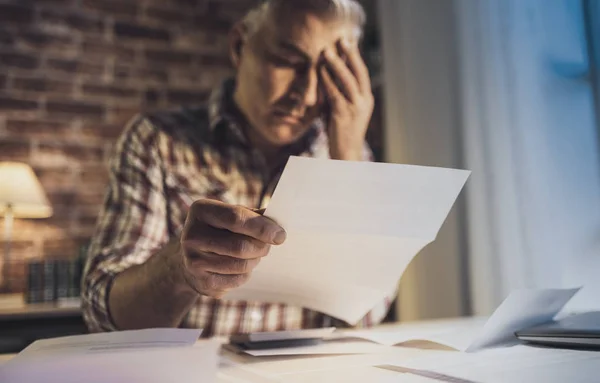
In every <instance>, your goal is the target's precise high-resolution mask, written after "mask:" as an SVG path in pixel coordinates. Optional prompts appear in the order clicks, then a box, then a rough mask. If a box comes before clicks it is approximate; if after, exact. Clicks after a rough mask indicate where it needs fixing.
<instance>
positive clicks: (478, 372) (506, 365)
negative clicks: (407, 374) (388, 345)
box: [396, 345, 600, 383]
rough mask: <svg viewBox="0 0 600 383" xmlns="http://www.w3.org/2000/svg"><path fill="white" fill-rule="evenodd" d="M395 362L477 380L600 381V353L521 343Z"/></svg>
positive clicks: (493, 382) (517, 382)
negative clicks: (474, 351) (505, 346)
mask: <svg viewBox="0 0 600 383" xmlns="http://www.w3.org/2000/svg"><path fill="white" fill-rule="evenodd" d="M396 363H397V365H399V366H404V367H409V368H415V369H420V370H424V371H434V372H438V373H442V374H445V375H448V376H452V377H455V378H458V379H466V380H470V381H475V382H486V383H487V382H489V383H495V382H497V383H504V382H514V383H520V382H528V383H529V382H546V383H554V382H556V383H559V382H560V383H562V382H578V383H587V382H589V383H592V382H597V381H598V371H600V370H599V366H600V353H598V352H597V351H581V350H568V349H554V348H544V347H530V346H526V345H518V346H515V347H508V348H495V349H487V350H483V351H480V352H476V353H455V352H448V353H445V354H438V355H435V356H430V357H424V358H414V359H410V360H404V361H402V360H398V361H397V362H396Z"/></svg>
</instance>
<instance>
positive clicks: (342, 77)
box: [325, 49, 360, 101]
mask: <svg viewBox="0 0 600 383" xmlns="http://www.w3.org/2000/svg"><path fill="white" fill-rule="evenodd" d="M325 59H326V60H327V64H328V66H329V67H330V68H331V69H332V72H333V76H335V79H337V80H338V81H339V83H340V85H341V86H340V87H341V88H342V89H340V90H341V91H342V94H344V96H345V97H346V98H347V99H348V100H349V101H355V100H356V99H357V98H358V95H359V94H360V88H359V86H358V81H357V79H356V77H354V74H353V73H352V71H351V70H350V68H348V65H346V63H345V62H344V60H342V58H341V57H340V56H339V55H338V54H337V53H336V52H335V51H333V50H332V49H327V50H325ZM336 87H337V86H336Z"/></svg>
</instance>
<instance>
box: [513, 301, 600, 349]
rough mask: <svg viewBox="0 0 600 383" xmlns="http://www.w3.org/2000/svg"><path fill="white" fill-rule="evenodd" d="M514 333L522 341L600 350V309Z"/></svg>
mask: <svg viewBox="0 0 600 383" xmlns="http://www.w3.org/2000/svg"><path fill="white" fill-rule="evenodd" d="M515 335H516V336H517V338H519V339H521V340H523V341H526V342H530V343H536V344H541V345H548V346H555V347H560V346H563V347H577V348H589V349H599V350H600V311H594V312H588V313H583V314H576V315H572V316H568V317H566V318H563V319H561V320H559V321H554V322H550V323H547V324H543V325H539V326H534V327H530V328H526V329H524V330H520V331H517V332H516V333H515Z"/></svg>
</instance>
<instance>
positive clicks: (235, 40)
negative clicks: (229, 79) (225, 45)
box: [229, 23, 246, 69]
mask: <svg viewBox="0 0 600 383" xmlns="http://www.w3.org/2000/svg"><path fill="white" fill-rule="evenodd" d="M245 36H246V26H244V25H243V24H242V23H237V24H235V25H234V26H233V28H231V31H230V32H229V56H230V57H231V63H232V64H233V67H234V68H235V69H237V68H238V67H239V65H240V61H241V60H242V50H243V49H244V44H245V43H246V39H245Z"/></svg>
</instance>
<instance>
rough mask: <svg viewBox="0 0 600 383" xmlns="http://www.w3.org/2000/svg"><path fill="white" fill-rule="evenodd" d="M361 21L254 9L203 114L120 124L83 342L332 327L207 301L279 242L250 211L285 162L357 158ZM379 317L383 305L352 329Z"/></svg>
mask: <svg viewBox="0 0 600 383" xmlns="http://www.w3.org/2000/svg"><path fill="white" fill-rule="evenodd" d="M363 23H364V13H363V10H362V8H361V7H360V5H359V4H358V3H356V2H355V1H354V0H308V1H307V0H293V1H290V0H270V1H267V2H265V3H263V4H262V5H260V6H259V7H258V8H256V9H254V10H253V11H251V12H250V13H249V14H248V15H247V16H246V17H245V19H244V20H243V21H242V22H241V23H239V24H238V25H236V26H235V27H234V29H233V31H232V33H231V59H232V62H233V64H234V67H235V69H236V77H235V79H234V80H230V81H226V82H225V83H224V85H223V86H222V87H221V88H220V89H217V90H216V91H215V92H214V94H213V95H212V97H211V100H210V103H209V108H208V111H206V110H203V109H186V110H182V111H177V112H167V113H156V114H151V115H148V116H139V117H137V118H135V119H134V121H132V123H131V124H130V125H129V126H128V127H127V129H126V130H125V132H124V133H123V135H122V137H121V139H120V140H119V143H118V147H117V154H116V156H115V158H114V159H113V161H112V163H111V173H110V187H109V191H108V194H107V197H106V200H105V206H104V210H103V213H102V215H101V217H100V219H99V223H98V228H97V232H96V234H95V237H94V240H93V242H92V245H91V247H90V258H89V260H88V264H87V266H86V272H85V276H84V283H83V308H84V317H85V320H86V322H87V323H88V326H89V327H90V330H92V331H110V330H126V329H135V328H145V327H177V326H181V327H199V328H203V329H204V333H203V334H204V335H205V336H212V335H228V334H232V333H240V332H253V331H276V330H284V329H298V328H311V327H322V326H330V325H336V326H343V325H345V324H344V323H342V322H341V321H337V320H335V319H333V318H329V317H327V316H326V315H324V314H321V313H317V312H313V311H311V310H308V309H303V308H299V307H291V306H286V305H283V304H269V303H261V302H239V301H228V300H222V299H220V298H221V297H222V296H223V295H224V294H225V293H226V292H227V291H228V290H231V289H235V288H236V287H239V286H240V285H242V284H243V283H244V282H245V281H247V280H248V278H251V272H252V270H253V269H254V268H255V267H256V266H257V265H258V264H259V262H260V259H261V258H262V257H265V256H268V252H269V248H270V247H271V246H277V245H280V244H281V243H283V242H284V241H285V239H286V232H285V230H284V229H283V228H281V227H280V226H279V225H277V223H275V222H273V221H272V220H270V219H268V218H266V217H263V216H262V215H261V213H260V210H259V209H260V208H263V207H264V206H266V204H267V202H268V199H269V196H270V195H271V193H272V192H273V190H274V188H275V185H276V184H277V181H278V179H279V176H280V174H281V172H282V170H283V167H284V166H285V163H286V161H287V159H288V158H289V156H290V155H302V156H313V157H325V158H327V157H330V158H333V159H340V160H362V159H368V158H369V157H370V151H369V150H368V148H366V146H365V144H364V140H365V133H366V129H367V126H368V123H369V120H370V118H371V113H372V110H373V96H372V93H371V86H370V80H369V75H368V71H367V68H366V66H365V64H364V62H363V61H362V59H361V57H360V53H359V49H358V45H357V42H358V39H359V37H360V34H361V32H362V26H363ZM340 267H344V265H340ZM387 308H388V304H387V301H386V302H382V303H381V305H379V306H378V307H376V308H374V309H373V311H372V312H371V313H369V314H368V315H367V316H366V317H365V318H364V320H363V321H362V322H361V324H362V325H370V324H372V323H375V322H378V321H380V320H381V319H382V318H383V316H384V315H385V313H386V311H387Z"/></svg>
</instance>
